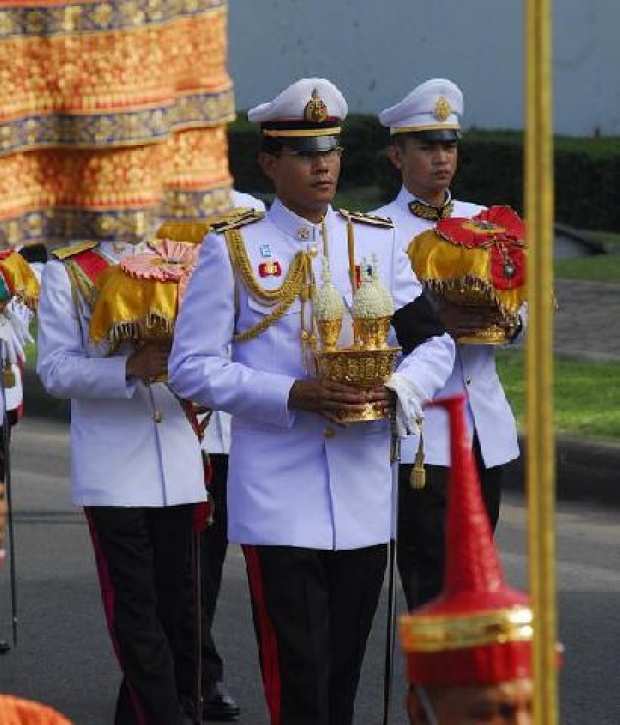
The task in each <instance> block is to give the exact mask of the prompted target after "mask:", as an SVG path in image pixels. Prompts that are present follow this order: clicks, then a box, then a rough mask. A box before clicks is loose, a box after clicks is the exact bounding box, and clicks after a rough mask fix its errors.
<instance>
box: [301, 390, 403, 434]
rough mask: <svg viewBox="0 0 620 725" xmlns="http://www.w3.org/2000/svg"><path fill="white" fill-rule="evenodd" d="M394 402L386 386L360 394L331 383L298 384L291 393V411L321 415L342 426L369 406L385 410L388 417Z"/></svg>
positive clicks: (363, 391) (358, 391) (361, 391)
mask: <svg viewBox="0 0 620 725" xmlns="http://www.w3.org/2000/svg"><path fill="white" fill-rule="evenodd" d="M391 401H392V397H391V393H390V391H389V390H388V389H387V388H385V387H383V386H380V387H378V388H374V389H373V390H358V389H357V388H353V387H351V386H350V385H344V384H343V383H337V382H334V381H331V380H296V381H295V382H294V383H293V386H292V388H291V390H290V393H289V398H288V407H289V408H290V409H291V410H306V411H309V412H312V413H318V414H319V415H322V416H323V417H324V418H327V419H328V420H330V421H333V422H335V423H339V422H341V419H342V418H345V417H347V416H349V415H355V414H357V413H361V412H362V411H363V410H364V408H365V407H366V405H368V403H372V404H375V405H379V406H382V407H383V409H384V411H385V412H386V413H387V412H388V411H389V409H390V406H391Z"/></svg>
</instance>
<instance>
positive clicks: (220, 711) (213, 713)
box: [181, 682, 241, 723]
mask: <svg viewBox="0 0 620 725" xmlns="http://www.w3.org/2000/svg"><path fill="white" fill-rule="evenodd" d="M203 698H204V699H203V703H202V719H203V722H236V721H237V720H238V719H239V714H240V712H241V710H240V709H239V706H238V705H237V703H236V702H235V701H234V700H233V699H232V697H231V695H230V692H228V690H227V689H226V687H225V686H224V684H223V683H222V682H216V683H215V684H214V685H213V686H212V687H210V688H209V689H208V690H206V691H205V693H204V696H203ZM194 705H195V703H194V699H193V698H192V697H191V696H189V695H183V696H182V697H181V707H182V708H183V713H184V715H185V717H186V718H187V719H186V722H188V723H193V722H194V718H193V713H194V712H195V709H194Z"/></svg>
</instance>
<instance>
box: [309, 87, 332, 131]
mask: <svg viewBox="0 0 620 725" xmlns="http://www.w3.org/2000/svg"><path fill="white" fill-rule="evenodd" d="M326 118H327V106H326V105H325V103H324V102H323V100H322V98H321V97H320V96H319V92H318V91H317V89H316V88H315V89H314V90H313V91H312V98H311V99H310V100H309V101H308V103H306V107H305V108H304V120H305V121H309V122H310V123H321V122H322V121H325V119H326Z"/></svg>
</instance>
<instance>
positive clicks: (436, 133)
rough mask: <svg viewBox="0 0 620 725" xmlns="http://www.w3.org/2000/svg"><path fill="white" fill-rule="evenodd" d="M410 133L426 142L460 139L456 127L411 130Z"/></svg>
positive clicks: (444, 141)
mask: <svg viewBox="0 0 620 725" xmlns="http://www.w3.org/2000/svg"><path fill="white" fill-rule="evenodd" d="M398 135H400V134H398ZM407 135H409V134H407ZM410 135H411V136H413V137H415V138H419V139H420V141H426V142H428V143H449V142H450V141H460V140H461V135H462V134H461V132H460V130H459V129H458V128H429V129H425V130H424V131H411V134H410Z"/></svg>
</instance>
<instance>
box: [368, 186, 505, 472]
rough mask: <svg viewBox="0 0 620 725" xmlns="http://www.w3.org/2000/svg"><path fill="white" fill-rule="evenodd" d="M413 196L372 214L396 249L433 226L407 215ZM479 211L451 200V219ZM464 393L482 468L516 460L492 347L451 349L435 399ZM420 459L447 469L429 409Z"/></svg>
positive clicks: (410, 447) (406, 445)
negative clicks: (386, 223) (390, 230)
mask: <svg viewBox="0 0 620 725" xmlns="http://www.w3.org/2000/svg"><path fill="white" fill-rule="evenodd" d="M415 200H416V197H414V196H413V195H412V194H411V193H410V192H409V191H407V190H406V189H405V188H404V187H403V188H402V189H401V190H400V192H399V194H398V196H397V197H396V199H394V201H392V202H391V203H390V204H387V205H386V206H382V207H381V208H380V209H377V210H376V211H375V212H374V213H375V214H378V215H379V216H384V217H389V218H390V219H392V221H393V222H394V227H395V229H396V236H397V239H398V241H399V243H400V246H401V248H402V249H404V250H405V251H407V248H408V246H409V243H410V242H411V241H412V239H413V238H414V237H416V236H417V235H418V234H421V233H422V232H425V231H427V230H428V229H432V228H433V227H434V225H435V222H433V221H429V220H427V219H421V218H420V217H417V216H415V215H414V214H412V213H411V211H410V210H409V202H411V201H415ZM484 209H485V207H483V206H478V205H477V204H469V203H467V202H463V201H456V200H455V201H454V210H453V212H452V216H453V217H467V218H470V217H473V216H475V215H476V214H478V213H480V212H481V211H483V210H484ZM457 393H465V395H466V398H467V408H466V414H467V415H466V417H467V425H468V429H469V434H470V436H473V431H474V429H475V430H476V432H477V433H478V438H479V440H480V448H481V451H482V458H483V460H484V464H485V466H486V467H487V468H491V467H493V466H498V465H501V464H503V463H507V462H508V461H511V460H513V459H514V458H517V457H518V456H519V446H518V441H517V428H516V423H515V419H514V416H513V414H512V411H511V409H510V405H509V404H508V401H507V400H506V395H505V393H504V389H503V388H502V384H501V382H500V379H499V377H498V375H497V370H496V367H495V348H494V346H493V345H457V346H456V358H455V361H454V368H453V370H452V373H451V375H450V377H449V379H448V381H447V383H446V385H445V387H444V388H443V390H441V392H439V393H438V394H437V397H440V396H443V395H455V394H457ZM423 437H424V460H425V462H426V463H429V464H431V465H437V466H449V465H450V431H449V426H448V420H447V417H446V414H445V412H443V411H442V410H441V409H435V408H429V409H427V410H426V411H425V414H424V425H423ZM417 446H418V437H417V436H409V437H407V438H406V439H405V440H404V441H403V445H402V452H401V456H402V462H403V463H412V462H413V460H414V457H415V452H416V450H417Z"/></svg>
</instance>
